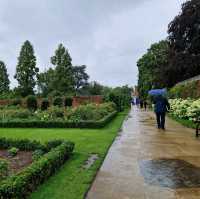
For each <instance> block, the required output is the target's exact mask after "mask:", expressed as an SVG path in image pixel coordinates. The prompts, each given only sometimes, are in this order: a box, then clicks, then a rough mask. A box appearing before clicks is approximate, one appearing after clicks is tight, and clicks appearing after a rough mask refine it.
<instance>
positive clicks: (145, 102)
mask: <svg viewBox="0 0 200 199" xmlns="http://www.w3.org/2000/svg"><path fill="white" fill-rule="evenodd" d="M147 105H148V104H147V101H146V100H145V101H144V110H145V111H146V110H147Z"/></svg>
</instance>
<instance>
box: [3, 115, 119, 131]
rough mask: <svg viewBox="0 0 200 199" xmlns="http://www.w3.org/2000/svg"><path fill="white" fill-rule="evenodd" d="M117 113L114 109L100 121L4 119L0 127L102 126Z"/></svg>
mask: <svg viewBox="0 0 200 199" xmlns="http://www.w3.org/2000/svg"><path fill="white" fill-rule="evenodd" d="M116 115H117V111H114V112H113V113H111V114H109V115H108V116H106V117H104V118H103V119H102V120H99V121H37V120H29V121H23V120H16V121H4V122H0V128H102V127H104V126H105V125H106V124H108V123H109V122H110V121H111V120H112V119H113V118H114V117H115V116H116Z"/></svg>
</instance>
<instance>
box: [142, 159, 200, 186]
mask: <svg viewBox="0 0 200 199" xmlns="http://www.w3.org/2000/svg"><path fill="white" fill-rule="evenodd" d="M140 170H141V173H142V175H143V176H144V179H145V182H146V183H148V184H150V185H155V186H160V187H168V188H172V189H177V188H197V187H200V168H199V167H196V166H194V165H192V164H190V163H188V162H186V161H184V160H178V159H157V160H142V161H140Z"/></svg>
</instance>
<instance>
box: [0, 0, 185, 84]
mask: <svg viewBox="0 0 200 199" xmlns="http://www.w3.org/2000/svg"><path fill="white" fill-rule="evenodd" d="M182 2H183V0H168V1H163V0H146V1H145V0H58V1H55V0H34V1H33V0H29V1H27V0H1V1H0V27H1V28H0V59H2V60H4V61H5V62H6V64H7V66H8V70H9V74H10V77H11V78H12V77H13V75H14V73H15V66H16V63H17V56H18V54H19V50H20V46H21V44H22V43H23V42H24V40H26V39H29V40H30V41H31V42H32V43H33V45H34V48H35V52H36V55H37V58H38V66H39V67H40V69H41V70H44V68H47V67H49V66H50V63H49V57H50V56H51V55H52V54H53V53H54V50H55V48H56V47H57V45H58V43H60V42H62V43H64V45H65V46H66V47H67V48H68V49H69V51H70V53H71V56H72V58H73V64H74V65H75V64H86V65H87V66H88V68H87V70H88V73H89V74H90V76H91V79H92V80H97V81H99V82H101V83H103V84H108V85H110V86H117V85H122V84H130V85H134V84H136V82H137V67H136V61H137V59H138V58H139V57H140V56H141V55H142V54H143V53H144V52H145V51H146V49H147V48H148V47H149V45H150V44H151V43H152V42H156V41H159V40H161V39H164V38H165V37H166V30H167V25H168V23H169V22H170V20H172V19H173V17H174V16H175V15H176V14H178V12H179V10H180V5H181V3H182ZM12 80H13V79H12ZM13 85H16V82H14V83H13Z"/></svg>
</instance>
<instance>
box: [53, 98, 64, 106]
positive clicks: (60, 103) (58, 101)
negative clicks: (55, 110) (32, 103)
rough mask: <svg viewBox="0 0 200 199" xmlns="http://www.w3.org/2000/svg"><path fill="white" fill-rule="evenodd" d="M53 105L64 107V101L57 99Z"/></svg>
mask: <svg viewBox="0 0 200 199" xmlns="http://www.w3.org/2000/svg"><path fill="white" fill-rule="evenodd" d="M53 105H54V106H59V107H62V106H63V99H62V97H56V98H55V99H54V100H53Z"/></svg>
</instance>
